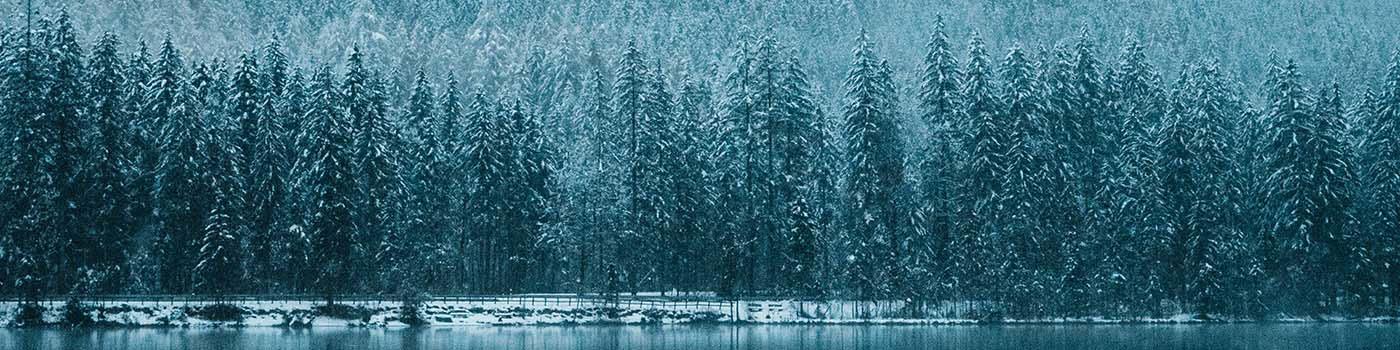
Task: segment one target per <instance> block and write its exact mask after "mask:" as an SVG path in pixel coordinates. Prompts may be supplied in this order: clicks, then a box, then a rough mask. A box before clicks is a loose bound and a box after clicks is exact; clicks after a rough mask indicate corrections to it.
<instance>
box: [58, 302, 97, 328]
mask: <svg viewBox="0 0 1400 350" xmlns="http://www.w3.org/2000/svg"><path fill="white" fill-rule="evenodd" d="M88 309H90V308H88V307H84V306H83V303H82V302H79V301H78V298H70V299H68V302H67V303H65V304H63V323H64V324H67V325H69V326H76V327H87V326H91V325H92V324H93V320H92V316H89V315H88Z"/></svg>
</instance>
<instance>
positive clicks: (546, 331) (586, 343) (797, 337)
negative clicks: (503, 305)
mask: <svg viewBox="0 0 1400 350" xmlns="http://www.w3.org/2000/svg"><path fill="white" fill-rule="evenodd" d="M0 348H3V349H36V350H59V349H63V350H87V349H107V350H124V349H143V350H146V349H149V350H164V349H193V350H202V349H316V350H321V349H326V350H334V349H347V350H349V349H492V350H495V349H501V350H535V349H541V350H584V349H587V350H592V349H637V350H671V349H675V350H707V349H736V350H737V349H763V350H823V349H840V350H847V349H849V350H865V349H870V350H877V349H878V350H912V349H972V350H982V349H1018V350H1019V349H1037V350H1079V349H1172V350H1187V349H1190V350H1194V349H1203V350H1204V349H1210V350H1215V349H1280V350H1312V349H1337V350H1342V349H1400V325H1394V324H1236V325H1128V326H1088V325H1065V326H1047V325H1034V326H871V325H859V326H857V325H841V326H795V325H782V326H761V325H738V326H734V325H707V326H687V325H681V326H563V327H500V326H497V327H462V328H430V329H347V328H317V329H307V330H289V329H279V328H244V329H178V328H176V329H153V328H133V329H101V330H67V329H57V328H55V329H23V330H20V329H0Z"/></svg>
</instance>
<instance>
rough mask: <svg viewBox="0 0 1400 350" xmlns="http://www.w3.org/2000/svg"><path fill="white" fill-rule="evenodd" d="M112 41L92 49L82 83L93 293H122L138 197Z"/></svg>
mask: <svg viewBox="0 0 1400 350" xmlns="http://www.w3.org/2000/svg"><path fill="white" fill-rule="evenodd" d="M119 45H120V42H119V41H118V39H117V36H116V35H113V34H111V33H106V34H104V35H103V36H102V38H101V39H100V40H99V41H98V43H97V46H96V47H95V48H94V49H93V52H92V58H91V59H89V62H90V64H91V67H90V70H89V72H88V76H87V77H86V80H87V81H88V84H89V85H88V90H87V94H86V95H87V96H88V97H89V98H90V99H91V101H92V102H91V104H90V105H89V107H88V108H89V109H88V110H89V123H90V124H91V125H92V127H91V128H90V129H91V130H89V133H91V134H92V140H93V142H92V143H91V146H90V148H89V150H88V153H87V157H88V160H87V162H86V166H84V168H83V169H84V171H83V172H84V173H85V174H86V179H85V180H84V181H83V182H84V183H85V184H86V185H87V186H88V188H89V190H87V191H84V192H86V193H91V195H89V196H88V197H87V198H85V201H84V202H83V203H82V204H81V205H80V207H81V208H83V210H84V211H85V212H87V214H86V215H88V216H87V219H85V222H89V223H91V224H90V228H89V229H87V231H86V232H84V234H86V235H89V236H91V237H92V239H93V240H94V241H95V244H94V245H93V249H92V251H91V252H90V255H89V256H88V257H87V258H85V260H87V261H89V262H90V264H91V266H92V267H91V268H92V270H93V271H94V278H95V279H96V280H95V281H92V283H93V285H92V288H91V289H90V291H91V292H97V293H115V292H118V291H120V290H121V287H122V283H123V282H124V281H125V280H126V277H127V274H128V273H129V271H128V269H127V266H128V265H127V263H128V261H127V259H128V255H127V249H128V247H129V245H130V244H131V241H132V237H133V236H134V235H135V231H136V226H135V224H136V222H137V221H136V219H135V218H132V216H133V215H134V213H133V212H132V206H133V205H134V203H133V202H135V201H136V200H137V199H139V198H140V197H139V195H138V194H137V193H135V192H133V189H132V188H131V186H130V183H129V179H130V176H132V175H134V174H132V172H131V170H130V167H131V166H132V156H133V155H134V154H133V153H131V151H130V149H131V141H132V138H133V136H134V135H132V133H131V130H130V129H129V127H128V126H129V125H130V123H131V120H130V113H128V112H129V111H128V110H127V109H126V103H127V95H126V91H125V89H126V87H125V85H126V84H127V83H128V81H127V76H126V70H125V69H124V67H123V64H124V63H123V62H122V60H121V57H120V56H119V54H118V52H117V50H118V46H119Z"/></svg>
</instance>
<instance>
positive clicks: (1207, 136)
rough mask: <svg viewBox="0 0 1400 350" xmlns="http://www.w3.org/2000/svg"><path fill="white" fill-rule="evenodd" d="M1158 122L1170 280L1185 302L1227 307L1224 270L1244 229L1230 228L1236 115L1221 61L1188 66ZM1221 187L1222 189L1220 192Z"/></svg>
mask: <svg viewBox="0 0 1400 350" xmlns="http://www.w3.org/2000/svg"><path fill="white" fill-rule="evenodd" d="M1184 84H1185V86H1182V87H1181V88H1180V90H1181V91H1180V93H1179V96H1178V97H1177V98H1178V101H1177V102H1176V104H1175V105H1174V106H1173V108H1171V112H1169V113H1168V116H1167V117H1166V118H1165V119H1166V121H1165V122H1164V125H1163V126H1162V130H1163V131H1162V133H1163V136H1164V137H1165V139H1164V140H1163V142H1164V143H1163V146H1162V147H1163V154H1162V160H1161V164H1162V165H1161V166H1162V167H1163V170H1162V171H1163V172H1162V176H1163V188H1164V193H1165V196H1166V198H1167V201H1166V202H1167V213H1168V217H1169V219H1168V227H1169V228H1170V230H1172V231H1173V232H1175V235H1174V237H1173V240H1172V243H1171V245H1172V252H1171V264H1172V266H1173V267H1172V268H1171V271H1174V272H1176V274H1175V275H1173V276H1172V278H1171V279H1169V281H1171V282H1170V285H1171V286H1173V287H1172V289H1173V290H1177V291H1179V292H1177V296H1178V297H1179V298H1181V299H1182V300H1183V301H1187V302H1190V303H1192V304H1194V306H1195V309H1196V311H1197V312H1198V313H1200V314H1202V315H1210V314H1216V313H1221V312H1227V311H1231V310H1227V306H1229V302H1230V301H1231V299H1230V296H1229V295H1227V294H1226V289H1225V288H1226V287H1227V286H1229V285H1230V281H1231V277H1232V275H1231V273H1232V272H1239V271H1231V270H1229V269H1230V268H1232V267H1238V266H1244V265H1236V263H1237V262H1236V261H1234V260H1233V258H1235V257H1236V256H1237V254H1238V253H1239V250H1240V247H1239V243H1240V240H1241V239H1243V236H1242V232H1240V230H1238V229H1237V227H1235V226H1234V225H1235V223H1236V221H1234V217H1235V214H1236V213H1235V211H1234V210H1233V208H1231V206H1230V200H1231V198H1237V197H1236V196H1237V193H1239V191H1238V186H1237V183H1236V181H1235V179H1236V175H1235V174H1233V173H1232V171H1233V169H1235V166H1234V163H1233V160H1232V159H1231V158H1230V157H1229V154H1228V150H1229V146H1230V144H1229V143H1228V142H1229V140H1230V138H1229V136H1230V130H1231V125H1232V119H1233V118H1236V117H1238V116H1240V115H1241V110H1242V108H1240V107H1239V104H1238V102H1237V100H1236V99H1235V97H1234V93H1233V91H1231V90H1228V88H1227V87H1226V85H1225V84H1226V83H1225V81H1224V78H1223V77H1222V76H1221V75H1220V73H1219V70H1218V67H1217V66H1216V65H1215V64H1214V63H1211V64H1207V65H1203V66H1199V67H1196V68H1194V69H1192V70H1191V71H1190V73H1189V75H1188V77H1187V78H1186V80H1185V83H1184ZM1222 194H1224V195H1222Z"/></svg>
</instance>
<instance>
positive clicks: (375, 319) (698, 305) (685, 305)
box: [0, 296, 1400, 327]
mask: <svg viewBox="0 0 1400 350" xmlns="http://www.w3.org/2000/svg"><path fill="white" fill-rule="evenodd" d="M41 305H42V306H43V312H42V316H41V317H42V322H37V321H35V320H32V318H31V320H30V321H28V323H27V324H31V325H32V324H36V323H38V324H46V325H65V324H73V323H86V324H92V325H99V326H116V327H223V326H229V327H244V326H247V327H404V326H409V325H429V326H489V325H587V324H682V323H760V324H925V325H958V324H982V323H988V322H987V321H986V320H978V319H976V318H972V317H959V316H957V315H956V313H955V312H941V314H942V316H940V315H929V316H927V317H923V318H909V317H907V316H902V315H900V311H899V309H900V305H899V303H898V302H857V301H840V300H832V301H792V300H771V301H756V300H746V301H661V300H644V299H638V300H616V301H605V300H602V299H597V298H570V297H563V296H554V297H528V298H522V297H501V298H490V297H475V298H471V299H470V300H464V299H457V300H444V299H435V300H429V301H425V302H422V303H421V304H419V306H418V308H417V312H414V313H405V312H404V310H403V307H402V305H403V304H402V303H400V302H398V301H391V300H363V299H361V300H356V301H343V302H340V303H337V304H336V306H334V307H327V306H326V304H325V302H324V301H287V300H278V301H267V300H240V301H235V302H226V303H216V302H213V301H189V300H181V301H102V302H89V303H84V304H82V305H83V306H82V307H81V310H82V311H81V312H80V313H78V314H79V315H77V316H75V315H74V314H73V313H70V312H69V310H68V308H67V307H65V305H64V303H63V302H59V301H53V302H45V303H43V304H41ZM946 308H947V307H946V306H944V307H940V308H935V309H946ZM941 311H947V310H941ZM20 314H21V304H19V303H17V302H13V301H7V302H0V325H5V326H17V325H23V324H26V322H25V321H24V320H22V317H21V316H20ZM410 315H413V316H410ZM1250 321H1252V320H1242V319H1218V318H1217V319H1200V318H1197V317H1194V316H1193V315H1188V314H1179V315H1174V316H1169V317H1161V318H1108V317H1083V318H1044V319H1027V320H1015V319H1012V320H998V321H996V323H1002V324H1144V323H1146V324H1188V323H1212V322H1250ZM1397 321H1400V319H1397V318H1394V317H1376V318H1347V317H1307V318H1305V317H1279V318H1275V319H1271V320H1269V322H1397Z"/></svg>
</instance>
